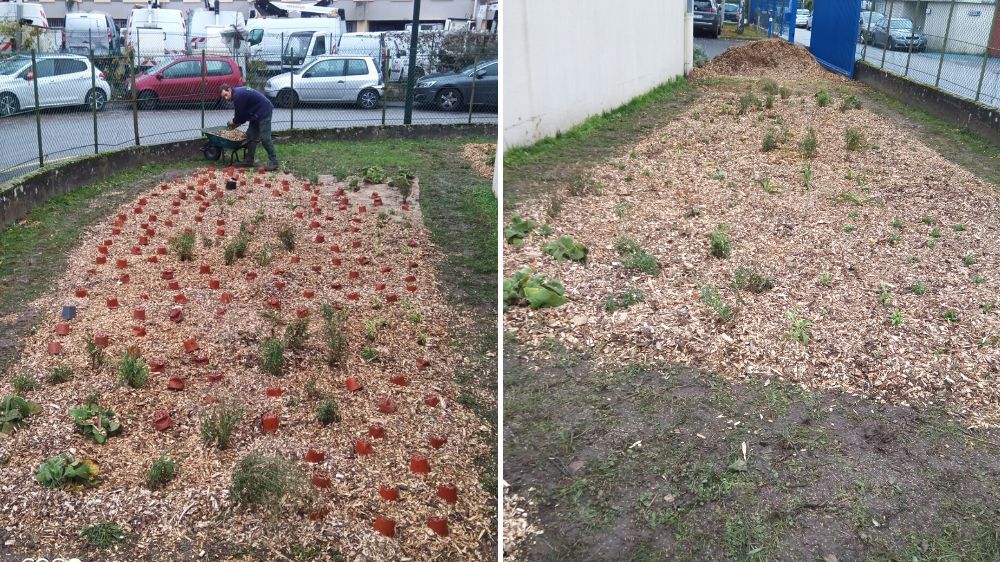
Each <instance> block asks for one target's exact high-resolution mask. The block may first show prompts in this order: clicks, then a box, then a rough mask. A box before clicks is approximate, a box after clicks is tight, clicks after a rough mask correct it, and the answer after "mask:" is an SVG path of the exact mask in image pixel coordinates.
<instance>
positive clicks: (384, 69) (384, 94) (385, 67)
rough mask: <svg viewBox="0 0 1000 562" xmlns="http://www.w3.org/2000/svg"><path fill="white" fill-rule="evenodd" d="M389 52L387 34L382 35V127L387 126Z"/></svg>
mask: <svg viewBox="0 0 1000 562" xmlns="http://www.w3.org/2000/svg"><path fill="white" fill-rule="evenodd" d="M389 78H391V77H390V76H389V52H388V51H387V50H386V48H385V34H383V35H382V83H383V85H384V86H385V88H384V89H383V90H382V126H383V127H384V126H385V104H386V98H388V97H389Z"/></svg>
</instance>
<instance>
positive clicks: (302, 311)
mask: <svg viewBox="0 0 1000 562" xmlns="http://www.w3.org/2000/svg"><path fill="white" fill-rule="evenodd" d="M306 316H309V309H308V308H305V307H302V306H300V307H298V308H296V309H295V317H296V318H305V317H306Z"/></svg>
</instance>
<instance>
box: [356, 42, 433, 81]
mask: <svg viewBox="0 0 1000 562" xmlns="http://www.w3.org/2000/svg"><path fill="white" fill-rule="evenodd" d="M409 49H410V34H409V33H407V32H404V31H382V32H361V33H345V34H344V35H343V37H341V38H340V45H338V46H337V51H336V52H337V54H341V55H364V56H368V57H371V58H373V59H375V60H376V61H377V62H378V64H379V69H380V70H382V68H381V66H382V64H383V62H382V61H383V57H386V58H387V59H388V67H389V69H388V70H389V72H388V76H387V77H386V81H388V82H393V81H401V80H406V75H407V71H408V70H409V67H410V56H409ZM427 63H428V60H427V56H426V54H425V55H421V54H420V53H419V52H418V53H417V68H416V71H415V73H416V75H417V78H420V77H421V76H423V75H424V74H426V73H427V71H426V68H425V67H426V65H427Z"/></svg>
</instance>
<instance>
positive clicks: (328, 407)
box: [316, 399, 340, 425]
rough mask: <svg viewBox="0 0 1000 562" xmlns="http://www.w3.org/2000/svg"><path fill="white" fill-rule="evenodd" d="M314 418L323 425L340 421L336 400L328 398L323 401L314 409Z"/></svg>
mask: <svg viewBox="0 0 1000 562" xmlns="http://www.w3.org/2000/svg"><path fill="white" fill-rule="evenodd" d="M316 419H318V420H319V423H321V424H323V425H330V424H331V423H339V422H340V413H339V411H338V408H337V401H336V400H333V399H330V400H326V401H324V402H323V403H322V404H320V405H319V408H317V409H316Z"/></svg>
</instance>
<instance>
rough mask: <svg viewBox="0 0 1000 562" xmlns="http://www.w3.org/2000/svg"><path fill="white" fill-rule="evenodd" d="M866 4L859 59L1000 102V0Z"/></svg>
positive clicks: (984, 100) (957, 92) (899, 0)
mask: <svg viewBox="0 0 1000 562" xmlns="http://www.w3.org/2000/svg"><path fill="white" fill-rule="evenodd" d="M863 8H867V9H865V10H863V11H862V12H861V26H860V32H859V34H858V42H859V46H858V48H857V55H856V58H857V59H858V60H859V61H864V62H865V63H867V64H869V65H871V66H874V67H876V68H879V69H882V70H884V71H886V72H890V73H892V74H895V75H898V76H902V77H906V78H908V79H910V80H913V81H916V82H920V83H923V84H927V85H930V86H934V87H935V88H939V89H941V90H944V91H946V92H949V93H951V94H954V95H956V96H958V97H962V98H966V99H970V100H973V101H976V102H979V103H981V104H983V105H986V106H990V107H997V108H1000V0H986V1H970V0H965V1H957V0H950V1H949V0H943V1H938V2H933V1H932V2H927V1H924V2H915V1H912V0H874V1H872V2H866V3H865V4H864V6H863Z"/></svg>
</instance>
